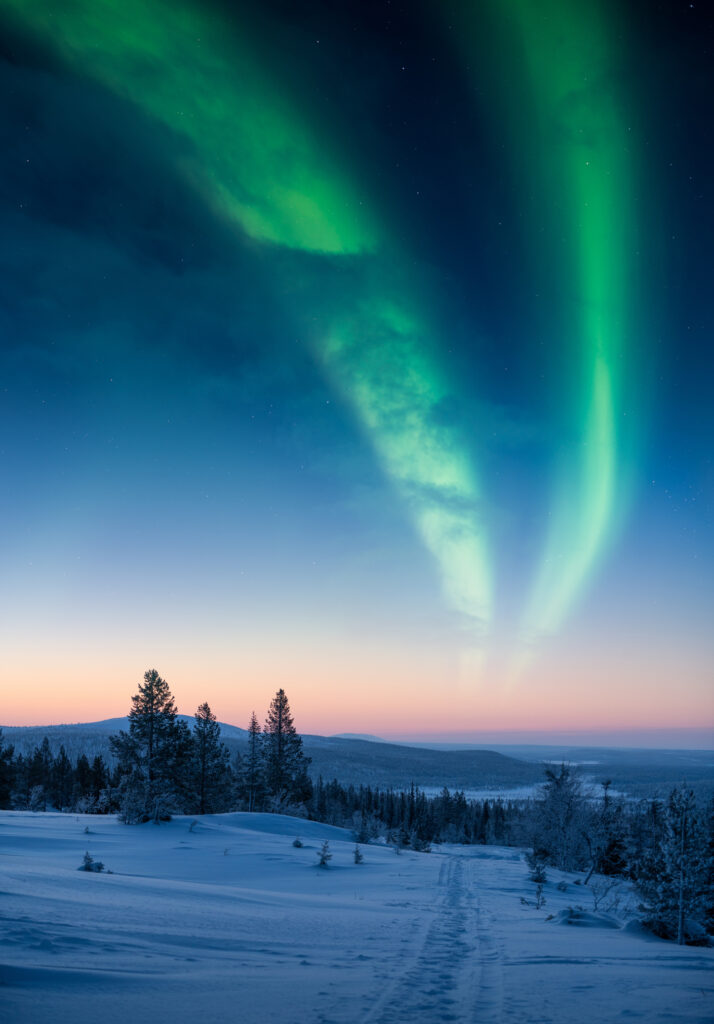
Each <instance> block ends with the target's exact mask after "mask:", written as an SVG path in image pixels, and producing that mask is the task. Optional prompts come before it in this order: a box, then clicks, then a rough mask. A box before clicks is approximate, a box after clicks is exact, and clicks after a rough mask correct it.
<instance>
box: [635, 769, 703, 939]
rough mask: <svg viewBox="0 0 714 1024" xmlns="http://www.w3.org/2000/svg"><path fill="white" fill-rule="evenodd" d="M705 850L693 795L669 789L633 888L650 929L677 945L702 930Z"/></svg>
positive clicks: (678, 789)
mask: <svg viewBox="0 0 714 1024" xmlns="http://www.w3.org/2000/svg"><path fill="white" fill-rule="evenodd" d="M706 846H707V844H706V836H705V834H704V830H703V828H702V826H701V822H700V819H699V815H698V813H697V806H696V802H695V800H694V793H693V792H692V790H691V789H690V790H685V789H682V788H675V789H673V790H672V792H671V793H670V795H669V799H668V801H667V806H666V808H665V811H664V817H663V819H662V821H661V830H660V832H659V835H658V837H657V840H656V842H655V843H654V845H653V847H652V848H651V850H650V852H649V855H648V856H646V857H645V858H643V861H642V862H641V864H640V865H639V874H638V878H637V884H638V887H639V889H640V892H641V893H642V895H643V896H644V898H645V906H644V908H643V909H644V910H645V911H646V914H647V917H646V921H647V923H648V925H649V927H650V928H651V929H652V930H653V931H654V932H655V934H657V935H660V936H662V938H667V939H674V940H675V941H676V942H677V943H679V944H680V945H682V944H683V943H685V942H686V941H688V940H689V939H691V938H696V937H697V931H698V929H699V928H701V929H702V931H703V930H704V925H705V920H706V901H705V898H704V892H705V885H706V870H707V863H706V861H707V855H706V853H707V851H706Z"/></svg>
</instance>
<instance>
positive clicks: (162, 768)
mask: <svg viewBox="0 0 714 1024" xmlns="http://www.w3.org/2000/svg"><path fill="white" fill-rule="evenodd" d="M131 704H132V707H131V711H130V712H129V732H128V733H126V732H123V731H122V732H120V733H119V734H118V735H117V736H112V737H111V738H110V746H111V749H112V753H113V754H114V755H115V757H116V758H117V761H118V763H119V769H120V772H121V780H120V786H119V788H120V800H121V816H122V818H123V820H124V821H126V822H127V823H128V824H135V823H137V822H141V821H147V820H148V819H149V818H151V817H153V818H154V820H155V821H159V820H160V819H161V818H166V817H169V815H170V812H171V810H172V809H175V806H176V804H177V802H180V800H181V797H182V796H184V795H185V794H183V792H182V790H183V786H184V784H185V779H186V768H187V764H188V762H189V761H190V754H191V742H192V741H191V734H190V732H189V730H188V728H187V726H186V724H185V722H181V723H177V722H176V705H175V703H174V698H173V696H172V694H171V691H170V689H169V686H168V683H167V682H166V680H164V679H162V678H161V676H160V675H159V673H158V672H157V671H156V669H149V670H148V671H147V672H145V673H144V683H143V685H141V684H140V685H139V692H138V693H137V694H135V695H134V696H133V697H132V698H131Z"/></svg>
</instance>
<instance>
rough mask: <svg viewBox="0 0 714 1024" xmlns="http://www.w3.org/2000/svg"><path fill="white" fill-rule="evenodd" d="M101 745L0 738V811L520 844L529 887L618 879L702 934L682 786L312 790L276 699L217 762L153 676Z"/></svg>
mask: <svg viewBox="0 0 714 1024" xmlns="http://www.w3.org/2000/svg"><path fill="white" fill-rule="evenodd" d="M110 746H111V751H112V754H113V756H114V759H115V763H114V765H113V766H112V767H111V768H110V767H109V766H108V765H107V764H106V763H105V761H104V759H103V758H102V756H101V755H97V756H96V757H94V759H93V761H92V762H91V764H90V762H89V760H88V758H87V757H86V756H85V755H80V757H79V758H78V759H77V761H76V763H75V764H74V765H73V764H72V763H71V761H70V759H69V758H68V757H67V754H66V752H65V750H64V748H60V751H59V753H58V755H57V756H56V757H53V756H52V752H51V750H50V746H49V742H48V740H47V738H45V739H44V740H43V742H42V744H41V745H40V746H38V747H37V748H36V749H35V750H34V752H33V753H32V754H31V755H29V756H27V757H23V756H22V755H18V756H17V757H15V756H14V751H13V748H12V747H11V746H8V745H5V744H4V743H3V741H2V736H1V734H0V807H12V808H16V809H25V808H27V809H30V810H38V811H41V810H45V809H47V808H48V807H53V808H56V809H58V810H72V811H75V812H91V813H116V814H118V815H119V817H120V819H121V820H122V821H124V822H126V823H127V824H138V823H141V822H145V821H149V820H154V821H161V820H165V819H167V818H169V817H170V815H171V814H172V813H183V814H206V813H221V812H225V811H231V810H245V811H272V812H276V811H277V812H284V813H289V814H293V815H297V816H301V817H307V818H311V819H313V820H317V821H321V822H325V823H328V824H333V825H338V826H343V827H344V826H346V827H348V828H350V829H352V831H353V834H354V838H355V840H356V841H357V842H358V843H368V842H370V841H373V840H375V839H377V838H379V837H386V839H387V842H389V843H391V844H392V845H393V846H394V848H395V849H396V850H397V851H399V850H401V849H407V848H409V849H412V850H416V851H425V850H428V849H430V847H431V846H432V844H435V843H441V842H449V843H466V844H482V845H488V844H495V845H503V846H515V847H524V848H526V849H527V850H528V853H527V860H528V864H529V866H530V870H531V877H532V878H533V880H534V881H536V882H540V883H542V882H544V881H545V879H546V877H547V869H548V868H549V867H555V868H558V869H561V870H564V871H575V872H584V874H585V878H584V882H583V884H585V885H587V884H588V883H589V882H590V880H591V878H592V877H593V876H596V877H597V878H612V879H628V880H630V881H632V882H633V883H634V884H635V886H636V887H637V890H638V892H639V895H640V898H641V899H642V907H641V909H642V914H643V917H644V920H645V921H646V923H648V925H649V926H650V927H651V928H652V930H653V931H655V932H656V933H657V934H659V935H661V936H663V937H665V938H671V939H675V940H677V941H679V942H684V941H697V940H698V939H702V938H704V939H705V938H706V935H711V934H714V801H710V802H709V803H708V805H707V806H700V805H698V803H697V801H696V800H695V797H694V794H693V792H692V791H691V790H688V789H687V788H686V787H684V786H682V787H678V788H676V789H674V790H673V791H672V792H671V793H670V795H669V797H668V798H667V799H666V800H659V799H654V800H643V801H640V802H638V803H632V802H628V801H625V800H624V799H622V798H616V797H614V796H613V795H612V793H611V787H610V783H609V782H607V781H605V782H604V783H603V784H602V792H601V794H600V795H599V796H598V797H596V798H595V797H593V795H592V793H590V792H587V791H586V790H585V789H584V787H583V785H582V783H581V781H580V779H579V777H578V775H577V773H576V772H575V771H574V770H573V769H572V768H571V767H570V766H569V765H565V764H563V765H561V766H560V767H559V768H557V769H555V768H552V767H548V768H546V770H545V782H544V784H543V786H542V788H541V792H540V795H539V797H538V798H537V799H532V800H517V801H516V800H510V801H509V800H467V799H466V797H465V795H464V793H463V792H455V793H452V792H450V791H449V790H448V789H444V790H442V792H441V793H440V794H438V795H437V796H427V795H426V794H425V793H424V792H422V791H421V790H419V788H418V787H416V786H412V787H411V788H410V789H409V790H408V791H397V790H392V789H380V788H376V787H370V786H359V787H355V786H351V785H350V786H343V785H341V784H340V783H339V782H338V781H337V780H332V781H330V782H325V781H324V780H323V779H322V778H319V779H317V780H316V781H315V782H314V783H313V782H312V781H311V779H310V776H309V774H308V770H309V764H310V759H309V758H308V757H306V755H305V754H304V752H303V749H302V739H301V737H300V736H299V735H298V733H297V730H296V728H295V725H294V721H293V717H292V714H291V711H290V706H289V703H288V699H287V696H286V694H285V692H284V690H282V689H280V690H278V691H277V693H276V694H275V697H274V698H273V700H272V702H271V704H270V707H269V709H268V712H267V715H266V719H265V724H264V726H263V728H262V729H261V726H260V724H259V722H258V719H257V717H256V715H255V713H253V714H252V715H251V719H250V723H249V727H248V742H247V750H246V752H245V753H244V754H243V756H242V757H241V756H240V755H236V756H235V758H234V759H233V760H232V761H231V758H230V755H229V752H228V750H227V748H226V746H225V745H224V744H223V743H222V741H221V734H220V726H219V725H218V722H217V720H216V716H215V715H214V714H213V712H212V711H211V709H210V707H209V705H208V704H207V703H203V704H201V705H200V707H199V708H198V709H197V711H196V714H195V717H194V723H193V728H192V729H190V728H189V726H188V725H187V724H186V722H185V721H184V720H182V719H179V718H178V717H177V711H176V705H175V702H174V698H173V696H172V694H171V691H170V689H169V687H168V684H167V683H166V681H165V680H164V679H162V678H161V676H159V674H158V672H156V670H154V669H151V670H149V671H148V672H146V673H145V675H144V681H143V684H141V685H140V686H139V690H138V693H137V694H135V695H134V696H133V697H132V699H131V710H130V713H129V728H128V731H122V732H119V733H118V734H117V735H115V736H112V737H111V739H110Z"/></svg>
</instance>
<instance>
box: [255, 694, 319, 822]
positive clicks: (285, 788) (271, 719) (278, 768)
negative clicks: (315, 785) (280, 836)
mask: <svg viewBox="0 0 714 1024" xmlns="http://www.w3.org/2000/svg"><path fill="white" fill-rule="evenodd" d="M263 753H264V765H265V782H266V786H267V789H268V793H269V794H270V795H271V796H272V797H273V798H274V800H275V801H276V803H278V804H284V803H302V802H303V801H305V800H308V799H309V798H310V795H311V793H312V784H311V782H310V779H309V776H308V774H307V768H308V765H309V764H310V759H309V758H308V757H306V756H305V754H304V753H303V750H302V739H301V738H300V736H298V733H297V729H296V728H295V725H294V723H293V717H292V714H291V713H290V705H289V703H288V698H287V696H286V694H285V690H283V689H280V690H278V692H277V693H276V694H275V696H274V697H273V700H272V701H271V704H270V708H269V709H268V716H267V718H266V720H265V728H264V739H263Z"/></svg>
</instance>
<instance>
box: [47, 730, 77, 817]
mask: <svg viewBox="0 0 714 1024" xmlns="http://www.w3.org/2000/svg"><path fill="white" fill-rule="evenodd" d="M73 782H74V770H73V769H72V762H71V761H70V759H69V758H68V757H67V751H66V750H65V749H64V744H62V746H61V747H60V749H59V754H58V755H57V757H56V758H55V760H54V764H53V766H52V785H51V789H50V799H51V801H52V803H53V805H54V806H55V807H56V808H57V809H58V810H60V811H61V810H66V809H67V808H68V807H69V806H70V804H71V803H72V787H73Z"/></svg>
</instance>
